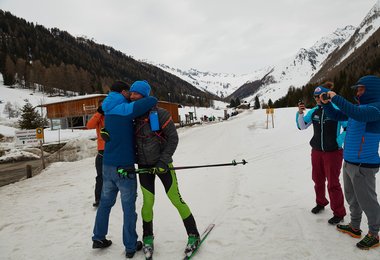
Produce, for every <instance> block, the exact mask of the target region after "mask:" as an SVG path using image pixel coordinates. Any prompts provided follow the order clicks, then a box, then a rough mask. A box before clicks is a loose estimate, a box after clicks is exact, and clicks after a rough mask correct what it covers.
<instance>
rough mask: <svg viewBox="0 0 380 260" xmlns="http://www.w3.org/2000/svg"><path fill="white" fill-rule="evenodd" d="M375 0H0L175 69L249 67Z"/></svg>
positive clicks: (34, 18)
mask: <svg viewBox="0 0 380 260" xmlns="http://www.w3.org/2000/svg"><path fill="white" fill-rule="evenodd" d="M376 2H377V0H279V1H273V0H233V1H227V0H59V1H56V0H0V9H2V10H4V11H9V12H11V13H12V14H13V15H15V16H18V17H22V18H24V19H25V20H27V21H30V22H34V23H37V24H41V25H44V26H45V27H47V28H52V27H57V28H59V29H61V30H65V31H67V32H69V33H70V34H72V35H73V36H83V35H84V36H86V37H88V38H90V39H93V40H94V41H95V42H97V43H100V44H105V45H109V46H112V47H113V48H115V49H117V50H120V51H122V52H124V53H125V54H127V55H131V56H133V57H134V58H135V59H148V60H151V61H154V62H157V63H164V64H167V65H169V66H172V67H176V68H180V69H190V68H196V69H198V70H201V71H212V72H228V73H239V74H241V73H249V72H253V71H254V70H256V69H260V68H262V67H265V66H267V65H273V64H275V63H277V62H278V61H280V60H282V59H284V58H288V57H291V56H293V55H294V54H296V53H297V51H298V50H299V49H300V48H309V47H311V46H312V45H313V44H314V43H315V42H316V41H317V40H319V39H320V38H321V37H323V36H325V35H328V34H330V33H332V32H334V31H335V30H336V29H337V28H341V27H344V26H346V25H353V26H358V25H359V24H360V22H361V21H362V19H363V18H364V17H365V15H366V14H367V13H368V11H369V10H370V9H371V8H372V6H373V5H375V3H376Z"/></svg>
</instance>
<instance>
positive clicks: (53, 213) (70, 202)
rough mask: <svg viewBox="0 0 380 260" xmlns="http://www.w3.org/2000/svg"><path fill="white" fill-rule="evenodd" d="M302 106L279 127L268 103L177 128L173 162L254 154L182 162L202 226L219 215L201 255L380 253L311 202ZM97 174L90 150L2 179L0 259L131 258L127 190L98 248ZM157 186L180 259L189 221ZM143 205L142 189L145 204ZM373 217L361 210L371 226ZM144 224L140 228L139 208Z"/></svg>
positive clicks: (164, 249) (283, 115)
mask: <svg viewBox="0 0 380 260" xmlns="http://www.w3.org/2000/svg"><path fill="white" fill-rule="evenodd" d="M295 111H296V109H295V108H287V109H278V110H276V111H275V128H274V129H272V128H269V129H265V121H266V115H265V112H264V111H263V110H255V111H247V112H245V113H243V114H240V115H239V116H237V117H233V118H231V119H230V120H228V121H224V122H221V123H217V124H208V125H201V126H193V127H187V128H181V129H179V134H180V144H179V147H178V149H177V151H176V153H175V156H174V163H175V166H185V165H196V164H209V163H211V164H214V163H225V162H231V160H232V159H236V160H241V159H245V160H247V161H248V164H247V165H245V166H241V165H238V166H232V167H219V168H203V169H196V170H182V171H178V172H177V176H178V182H179V188H180V191H181V194H182V197H183V198H184V200H185V201H186V202H187V203H188V204H189V206H190V208H191V210H192V212H193V214H194V216H195V218H196V221H197V224H198V227H199V229H200V231H202V229H204V228H205V227H206V226H207V225H208V224H209V223H215V224H216V227H215V229H214V230H213V231H212V233H211V234H210V236H209V237H208V239H207V240H206V242H205V243H204V245H203V246H202V248H201V249H200V251H199V252H198V253H197V255H196V256H195V258H194V259H208V260H209V259H210V260H212V259H247V260H248V259H379V255H380V254H379V252H380V251H379V250H380V249H374V250H370V251H368V252H367V251H361V250H359V249H357V248H356V247H355V244H356V243H357V242H358V240H357V239H354V238H351V237H349V236H348V235H345V234H342V233H339V232H337V231H336V229H335V227H334V226H331V225H329V224H328V223H327V220H328V219H329V218H330V217H331V216H332V211H331V210H330V209H326V210H325V211H324V212H323V213H321V214H319V215H314V214H312V213H311V212H310V209H311V208H312V207H313V206H314V205H315V201H314V200H315V199H314V190H313V183H312V180H311V166H310V147H309V144H308V141H309V139H310V137H311V134H312V130H311V129H309V130H307V131H302V132H301V131H298V130H297V129H296V127H295V122H294V117H295V116H294V113H295ZM95 175H96V174H95V167H94V157H91V158H87V159H83V160H81V161H76V162H58V163H54V164H52V165H50V166H49V167H48V168H47V169H46V170H45V171H43V172H42V173H41V174H40V175H38V176H36V177H33V178H32V179H27V180H24V181H21V182H18V183H14V184H10V185H7V186H3V187H1V188H0V197H1V198H2V199H1V203H0V241H1V243H0V252H1V253H0V259H17V260H19V259H36V260H37V259H65V260H66V259H124V258H125V257H124V247H123V244H122V239H121V235H122V230H121V228H122V211H121V206H120V201H119V199H118V201H117V203H116V205H115V206H114V208H113V210H112V212H111V217H110V228H109V234H108V238H109V239H111V240H112V241H113V245H112V246H111V247H110V248H108V249H106V250H93V249H92V248H91V245H92V242H91V236H92V228H93V224H94V219H95V213H96V211H95V210H94V209H93V208H92V205H91V204H92V202H93V197H94V196H93V189H94V181H95ZM377 185H378V186H379V185H380V180H379V177H378V178H377ZM156 193H157V195H156V204H155V218H154V225H155V259H156V260H159V259H162V260H168V259H180V258H182V256H183V250H184V247H185V243H186V239H187V237H186V233H185V229H184V227H183V224H182V221H181V219H180V216H179V214H178V213H177V212H176V210H175V208H174V207H173V206H172V205H171V204H170V202H169V200H168V199H167V198H166V195H165V192H164V189H163V187H162V185H161V183H160V182H159V181H157V182H156ZM141 205H142V195H141V192H140V190H139V193H138V201H137V209H138V213H139V211H140V209H141ZM347 210H348V207H347ZM345 221H346V222H347V221H349V217H346V218H345ZM366 222H367V220H366V218H365V217H363V224H362V229H363V231H364V233H366V232H367V231H368V228H367V225H366ZM137 226H138V233H139V234H140V235H141V233H142V229H141V217H139V219H138V225H137ZM135 259H143V254H142V253H141V252H139V253H137V254H136V256H135Z"/></svg>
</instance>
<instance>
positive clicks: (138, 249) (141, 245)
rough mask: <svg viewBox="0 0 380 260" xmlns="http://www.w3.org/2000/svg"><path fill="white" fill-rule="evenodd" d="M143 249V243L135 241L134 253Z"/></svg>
mask: <svg viewBox="0 0 380 260" xmlns="http://www.w3.org/2000/svg"><path fill="white" fill-rule="evenodd" d="M142 248H143V243H142V242H141V241H137V243H136V251H140V250H141V249H142Z"/></svg>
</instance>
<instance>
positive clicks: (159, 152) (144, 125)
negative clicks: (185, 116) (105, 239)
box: [130, 81, 199, 259]
mask: <svg viewBox="0 0 380 260" xmlns="http://www.w3.org/2000/svg"><path fill="white" fill-rule="evenodd" d="M150 89H151V88H150V85H149V84H148V83H147V82H146V81H136V82H135V83H133V84H132V86H131V89H130V99H131V101H137V100H140V99H141V98H144V97H147V96H149V93H150ZM135 135H136V145H137V157H138V166H139V168H153V172H152V173H153V174H150V173H145V174H140V175H139V180H140V185H141V190H142V193H143V207H142V210H141V214H142V219H143V242H144V253H145V255H146V258H147V259H150V257H151V255H152V254H153V239H154V237H153V204H154V194H155V188H154V182H155V178H156V176H157V177H158V178H159V179H160V180H161V182H162V184H163V185H164V187H165V191H166V194H167V196H168V197H169V199H170V201H171V202H172V203H173V205H174V206H175V207H176V208H177V210H178V212H179V214H180V216H181V218H182V220H183V223H184V225H185V228H186V231H187V234H188V243H187V246H186V249H185V254H190V253H191V252H192V251H193V250H194V249H195V248H196V247H197V245H198V243H199V232H198V229H197V226H196V223H195V219H194V217H193V215H192V213H191V211H190V209H189V207H188V206H187V204H186V203H185V202H184V201H183V200H182V198H181V195H180V193H179V189H178V183H177V177H176V173H175V171H174V170H169V168H171V167H173V165H172V162H173V159H172V156H173V154H174V152H175V150H176V148H177V145H178V134H177V130H176V127H175V125H174V122H173V120H172V118H171V115H170V113H169V112H168V111H167V110H165V109H163V108H153V109H152V110H151V111H150V112H148V113H146V114H145V115H143V116H141V117H138V118H136V119H135Z"/></svg>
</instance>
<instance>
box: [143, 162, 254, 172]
mask: <svg viewBox="0 0 380 260" xmlns="http://www.w3.org/2000/svg"><path fill="white" fill-rule="evenodd" d="M247 163H248V162H247V161H246V160H244V159H242V160H241V162H236V161H235V160H232V162H231V163H220V164H205V165H193V166H179V167H173V168H169V170H186V169H195V168H208V167H221V166H236V165H238V164H242V165H245V164H247ZM151 169H152V168H141V169H136V173H138V174H140V173H151Z"/></svg>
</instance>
